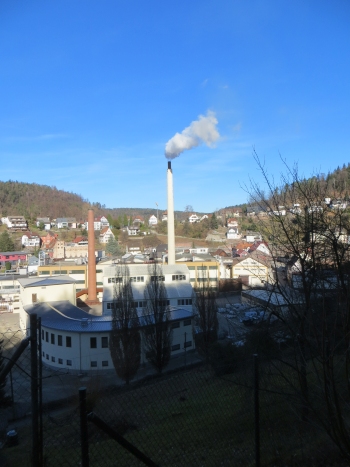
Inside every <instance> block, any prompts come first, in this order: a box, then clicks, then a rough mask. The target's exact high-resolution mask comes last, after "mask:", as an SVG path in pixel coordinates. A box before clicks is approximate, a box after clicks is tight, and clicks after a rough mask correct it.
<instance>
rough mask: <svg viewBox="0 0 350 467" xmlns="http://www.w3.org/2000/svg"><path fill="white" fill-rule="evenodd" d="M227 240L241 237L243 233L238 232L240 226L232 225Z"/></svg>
mask: <svg viewBox="0 0 350 467" xmlns="http://www.w3.org/2000/svg"><path fill="white" fill-rule="evenodd" d="M226 237H227V240H237V239H239V238H241V235H240V234H239V233H238V226H237V227H230V228H229V229H228V231H227V232H226Z"/></svg>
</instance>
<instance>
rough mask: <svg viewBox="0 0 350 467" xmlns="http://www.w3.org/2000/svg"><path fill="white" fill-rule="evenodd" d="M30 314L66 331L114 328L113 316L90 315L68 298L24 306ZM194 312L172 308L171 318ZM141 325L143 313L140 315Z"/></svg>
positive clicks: (100, 330) (58, 329) (42, 322)
mask: <svg viewBox="0 0 350 467" xmlns="http://www.w3.org/2000/svg"><path fill="white" fill-rule="evenodd" d="M24 309H25V311H26V312H27V313H28V315H32V314H36V315H37V316H38V318H41V324H42V325H43V326H44V327H46V328H50V329H53V330H57V331H66V332H78V333H86V332H110V331H111V330H112V317H111V316H110V315H109V316H94V315H89V314H88V313H86V312H85V311H83V310H81V309H80V308H78V307H77V306H75V305H72V303H70V302H69V301H68V300H64V301H55V302H40V303H34V304H31V305H26V306H25V307H24ZM192 316H193V314H192V312H191V311H189V310H185V309H183V308H173V309H171V310H170V320H171V321H176V320H180V319H186V318H191V317H192ZM139 318H140V321H141V326H142V324H145V323H142V318H143V316H142V314H140V315H139Z"/></svg>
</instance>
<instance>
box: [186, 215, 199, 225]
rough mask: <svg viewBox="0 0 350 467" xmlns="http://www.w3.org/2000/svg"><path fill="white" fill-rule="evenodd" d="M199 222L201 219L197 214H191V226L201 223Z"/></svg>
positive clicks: (189, 220) (189, 219)
mask: <svg viewBox="0 0 350 467" xmlns="http://www.w3.org/2000/svg"><path fill="white" fill-rule="evenodd" d="M199 221H200V217H199V216H197V214H194V213H193V214H191V215H190V216H189V218H188V222H189V223H190V224H194V223H195V222H199Z"/></svg>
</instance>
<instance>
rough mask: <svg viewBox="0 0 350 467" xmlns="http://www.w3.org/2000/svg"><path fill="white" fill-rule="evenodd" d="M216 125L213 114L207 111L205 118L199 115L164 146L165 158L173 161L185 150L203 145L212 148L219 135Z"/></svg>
mask: <svg viewBox="0 0 350 467" xmlns="http://www.w3.org/2000/svg"><path fill="white" fill-rule="evenodd" d="M217 124H218V121H217V118H216V117H215V113H214V112H212V111H210V110H208V112H207V116H206V117H204V116H203V115H200V116H199V117H198V120H195V121H193V122H192V123H191V125H190V126H188V127H187V128H185V129H184V130H183V131H182V133H176V134H175V136H173V137H172V138H171V139H169V141H168V142H167V143H166V145H165V157H166V158H167V159H175V157H177V156H179V155H180V154H181V153H182V152H183V151H185V150H186V149H192V148H195V147H196V146H199V145H200V144H201V143H205V144H206V145H207V146H209V147H212V146H213V143H215V141H216V140H217V139H219V137H220V135H219V132H218V130H217V128H216V125H217Z"/></svg>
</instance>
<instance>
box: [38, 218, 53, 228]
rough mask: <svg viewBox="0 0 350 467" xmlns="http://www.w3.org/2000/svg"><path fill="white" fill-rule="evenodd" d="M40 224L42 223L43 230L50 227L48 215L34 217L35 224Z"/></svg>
mask: <svg viewBox="0 0 350 467" xmlns="http://www.w3.org/2000/svg"><path fill="white" fill-rule="evenodd" d="M40 224H44V230H50V229H51V221H50V218H49V217H37V218H36V226H37V227H39V226H40Z"/></svg>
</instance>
